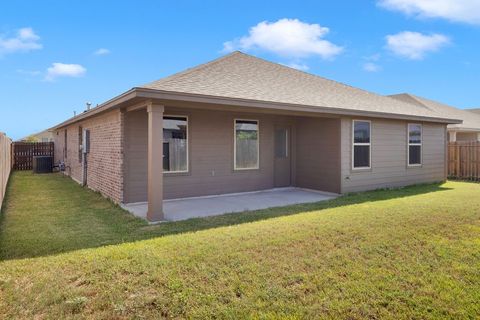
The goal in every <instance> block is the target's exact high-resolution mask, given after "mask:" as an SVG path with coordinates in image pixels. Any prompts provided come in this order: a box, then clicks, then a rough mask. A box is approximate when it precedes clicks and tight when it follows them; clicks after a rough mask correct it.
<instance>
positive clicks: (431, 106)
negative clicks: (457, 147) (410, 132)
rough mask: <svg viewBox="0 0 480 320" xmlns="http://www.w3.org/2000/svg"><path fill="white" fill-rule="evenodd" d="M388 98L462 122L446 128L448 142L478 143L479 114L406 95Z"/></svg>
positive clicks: (479, 134)
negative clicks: (415, 105)
mask: <svg viewBox="0 0 480 320" xmlns="http://www.w3.org/2000/svg"><path fill="white" fill-rule="evenodd" d="M389 97H391V98H395V99H398V100H401V101H404V102H408V103H413V104H417V105H418V106H421V107H424V108H426V109H428V110H431V111H434V112H437V113H439V114H442V115H444V116H445V117H448V118H455V119H461V120H463V123H456V124H449V125H448V126H447V129H448V141H451V142H454V141H480V113H479V114H477V113H473V112H471V111H472V110H462V109H458V108H455V107H451V106H448V105H446V104H443V103H440V102H437V101H433V100H429V99H426V98H422V97H418V96H415V95H413V94H408V93H402V94H395V95H391V96H389ZM473 110H475V109H473Z"/></svg>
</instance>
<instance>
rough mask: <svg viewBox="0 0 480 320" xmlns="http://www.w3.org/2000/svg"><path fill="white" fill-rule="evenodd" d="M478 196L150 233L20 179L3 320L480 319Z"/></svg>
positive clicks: (12, 204) (119, 213) (305, 211)
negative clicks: (158, 319) (176, 319)
mask: <svg viewBox="0 0 480 320" xmlns="http://www.w3.org/2000/svg"><path fill="white" fill-rule="evenodd" d="M479 194H480V184H477V183H468V182H454V181H449V182H447V183H443V184H430V185H419V186H413V187H408V188H403V189H397V190H381V191H373V192H365V193H358V194H352V195H347V196H343V197H340V198H337V199H335V200H330V201H326V202H319V203H314V204H306V205H295V206H289V207H283V208H273V209H267V210H259V211H254V212H245V213H240V214H231V215H224V216H217V217H210V218H203V219H191V220H186V221H180V222H168V223H161V224H158V225H148V224H147V223H146V222H144V221H143V220H139V219H137V218H134V217H133V216H131V215H129V214H127V213H126V212H125V211H123V210H122V209H121V208H120V207H118V206H116V205H115V204H113V203H111V202H109V201H108V200H105V199H104V198H103V197H101V196H100V195H99V194H97V193H95V192H92V191H90V190H87V189H84V188H82V187H81V186H79V185H78V184H76V183H74V182H73V181H71V180H70V179H69V178H66V177H64V176H62V175H59V174H48V175H33V174H31V173H26V172H15V173H13V175H12V177H11V180H10V183H9V186H8V191H7V195H6V201H5V203H4V207H3V210H2V213H1V215H0V314H2V315H3V317H4V318H6V319H10V318H21V319H24V318H27V319H30V318H35V319H51V318H79V319H80V318H82V319H83V318H88V319H123V318H125V319H126V318H140V319H141V318H145V319H151V318H200V319H204V318H231V319H238V318H262V319H277V318H287V319H296V318H348V319H364V318H368V319H379V318H382V319H384V318H392V319H412V318H415V319H438V318H470V319H474V318H478V317H479V316H480V305H479V303H478V301H480V197H479Z"/></svg>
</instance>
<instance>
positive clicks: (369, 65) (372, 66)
mask: <svg viewBox="0 0 480 320" xmlns="http://www.w3.org/2000/svg"><path fill="white" fill-rule="evenodd" d="M381 69H382V68H381V67H380V66H379V65H378V64H376V63H373V62H366V63H364V64H363V70H365V71H367V72H378V71H380V70H381Z"/></svg>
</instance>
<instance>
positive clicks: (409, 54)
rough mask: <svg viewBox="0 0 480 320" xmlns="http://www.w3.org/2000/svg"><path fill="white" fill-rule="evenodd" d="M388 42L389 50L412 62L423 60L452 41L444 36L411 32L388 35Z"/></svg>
mask: <svg viewBox="0 0 480 320" xmlns="http://www.w3.org/2000/svg"><path fill="white" fill-rule="evenodd" d="M386 40H387V45H386V48H387V49H389V50H390V51H391V52H393V53H394V54H396V55H398V56H401V57H404V58H407V59H411V60H421V59H423V58H424V57H425V55H426V54H427V53H429V52H435V51H438V50H440V48H442V47H444V46H445V45H447V44H449V43H450V39H449V38H448V37H447V36H444V35H442V34H431V35H426V34H422V33H419V32H411V31H403V32H400V33H397V34H394V35H388V36H386Z"/></svg>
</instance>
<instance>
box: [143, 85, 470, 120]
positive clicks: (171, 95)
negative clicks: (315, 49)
mask: <svg viewBox="0 0 480 320" xmlns="http://www.w3.org/2000/svg"><path fill="white" fill-rule="evenodd" d="M134 89H135V90H136V92H137V96H138V97H142V98H148V99H160V100H162V99H163V100H179V101H191V102H203V103H216V104H227V105H228V104H230V105H235V106H242V107H257V108H267V109H277V110H288V111H305V112H315V113H327V114H338V115H346V116H361V117H374V118H388V119H401V120H417V121H418V120H421V121H427V122H439V123H445V124H461V123H463V120H460V119H449V118H437V117H425V116H413V115H404V114H394V113H388V112H376V111H362V110H358V111H355V110H350V109H342V108H332V107H319V106H309V105H298V104H289V103H280V102H270V101H261V100H251V99H241V98H231V97H219V96H209V95H203V94H193V93H186V92H175V91H165V90H158V89H150V88H141V87H136V88H134Z"/></svg>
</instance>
